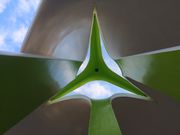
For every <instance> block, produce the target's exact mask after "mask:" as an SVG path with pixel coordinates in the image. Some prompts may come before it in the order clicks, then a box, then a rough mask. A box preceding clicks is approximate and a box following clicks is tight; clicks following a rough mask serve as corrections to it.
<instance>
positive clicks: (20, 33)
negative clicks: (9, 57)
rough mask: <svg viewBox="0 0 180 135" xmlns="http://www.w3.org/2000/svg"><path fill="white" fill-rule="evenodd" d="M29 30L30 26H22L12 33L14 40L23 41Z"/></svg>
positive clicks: (16, 41)
mask: <svg viewBox="0 0 180 135" xmlns="http://www.w3.org/2000/svg"><path fill="white" fill-rule="evenodd" d="M27 30H28V28H27V27H25V26H21V27H20V28H19V29H18V30H16V31H14V32H13V33H12V37H11V38H12V40H13V41H14V42H15V43H22V42H23V40H24V37H25V35H26V33H27Z"/></svg>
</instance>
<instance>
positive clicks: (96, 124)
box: [88, 99, 122, 135]
mask: <svg viewBox="0 0 180 135" xmlns="http://www.w3.org/2000/svg"><path fill="white" fill-rule="evenodd" d="M91 103H92V107H91V114H90V121H89V134H88V135H122V133H121V130H120V128H119V125H118V122H117V120H116V117H115V114H114V111H113V109H112V106H111V100H110V99H104V100H92V101H91Z"/></svg>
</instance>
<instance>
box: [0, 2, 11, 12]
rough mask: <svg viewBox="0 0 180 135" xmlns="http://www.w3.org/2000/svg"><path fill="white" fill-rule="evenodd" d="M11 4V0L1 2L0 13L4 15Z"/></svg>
mask: <svg viewBox="0 0 180 135" xmlns="http://www.w3.org/2000/svg"><path fill="white" fill-rule="evenodd" d="M9 2H10V0H0V13H3V11H4V10H5V9H6V7H7V4H8V3H9Z"/></svg>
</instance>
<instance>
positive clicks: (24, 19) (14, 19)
mask: <svg viewBox="0 0 180 135" xmlns="http://www.w3.org/2000/svg"><path fill="white" fill-rule="evenodd" d="M40 2H41V0H0V51H6V52H16V53H17V52H20V49H21V46H22V42H23V40H24V38H25V35H26V34H27V31H28V29H29V27H30V25H31V23H32V21H33V19H34V16H35V14H36V11H37V8H38V6H39V4H40ZM102 44H103V42H102ZM103 56H104V59H105V62H106V63H107V65H109V67H110V68H111V69H112V70H113V71H115V72H117V73H118V74H119V75H121V71H120V69H119V67H118V66H117V65H116V63H115V62H113V61H112V59H111V58H110V57H109V56H108V53H107V52H106V51H105V48H103ZM87 62H88V56H87V59H86V61H85V62H84V64H83V65H82V66H81V67H82V69H80V70H81V71H82V70H83V68H85V66H86V64H87ZM115 93H127V91H125V90H123V89H121V88H118V87H116V86H113V85H111V84H109V83H107V82H103V81H94V82H90V83H88V84H86V85H84V86H82V87H80V88H78V89H77V90H75V91H74V92H73V94H83V95H86V96H89V97H90V98H93V99H102V98H107V97H110V96H112V95H113V94H115Z"/></svg>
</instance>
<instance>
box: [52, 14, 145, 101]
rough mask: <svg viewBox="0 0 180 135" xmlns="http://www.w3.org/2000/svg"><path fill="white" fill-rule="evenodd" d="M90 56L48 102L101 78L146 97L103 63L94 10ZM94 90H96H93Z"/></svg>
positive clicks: (98, 29) (99, 35)
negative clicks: (70, 79) (77, 72)
mask: <svg viewBox="0 0 180 135" xmlns="http://www.w3.org/2000/svg"><path fill="white" fill-rule="evenodd" d="M89 49H90V56H89V61H88V64H87V66H86V67H85V69H84V70H83V71H82V72H81V73H80V74H78V75H77V77H76V78H75V79H74V80H73V81H71V82H70V83H69V84H68V85H66V86H65V87H64V88H63V89H61V90H60V91H59V92H58V93H57V94H56V95H55V96H54V97H52V98H51V101H50V102H56V100H58V99H59V98H61V97H63V96H65V95H66V94H68V93H70V92H72V91H74V90H75V89H77V88H79V87H81V86H83V85H84V84H86V83H88V82H91V81H95V80H101V81H106V82H109V83H111V84H113V85H116V86H118V87H120V88H123V89H125V90H127V91H129V92H132V93H134V94H136V95H138V96H143V97H147V98H148V96H146V94H145V93H144V92H142V91H141V90H140V89H139V88H137V87H136V86H134V85H133V84H132V83H130V82H129V81H128V80H127V79H126V78H124V77H121V76H119V75H118V74H117V73H115V72H113V71H112V70H111V69H110V68H109V67H108V66H107V65H106V63H105V61H104V59H103V55H102V47H101V34H100V27H99V22H98V17H97V13H96V11H94V12H93V19H92V27H91V35H90V46H89ZM94 92H96V91H94Z"/></svg>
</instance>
